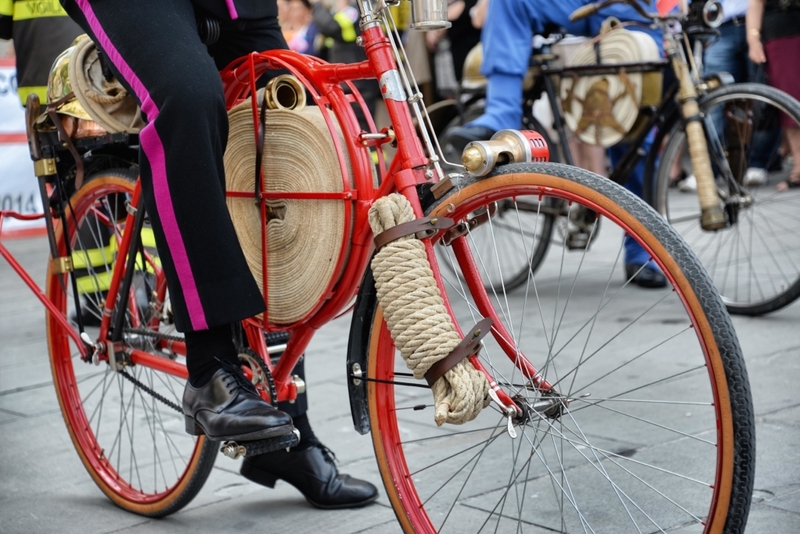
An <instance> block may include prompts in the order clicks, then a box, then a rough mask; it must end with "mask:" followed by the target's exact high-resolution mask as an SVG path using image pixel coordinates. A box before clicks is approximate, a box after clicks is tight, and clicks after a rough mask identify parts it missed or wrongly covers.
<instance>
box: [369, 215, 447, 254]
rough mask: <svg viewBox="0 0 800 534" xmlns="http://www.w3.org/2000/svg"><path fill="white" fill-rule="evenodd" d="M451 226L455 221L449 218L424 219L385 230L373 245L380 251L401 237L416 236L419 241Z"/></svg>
mask: <svg viewBox="0 0 800 534" xmlns="http://www.w3.org/2000/svg"><path fill="white" fill-rule="evenodd" d="M451 226H453V219H450V218H449V217H423V218H421V219H414V220H413V221H408V222H405V223H401V224H398V225H397V226H392V227H391V228H389V229H388V230H384V231H383V232H381V233H380V234H378V235H376V236H375V239H373V243H375V249H377V250H380V249H381V248H382V247H383V246H384V245H387V244H388V243H391V242H392V241H395V240H397V239H400V238H401V237H406V236H409V235H412V234H415V235H416V236H417V239H424V238H426V237H430V236H432V235H433V234H435V233H436V231H437V230H446V229H447V228H450V227H451Z"/></svg>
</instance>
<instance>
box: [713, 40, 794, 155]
mask: <svg viewBox="0 0 800 534" xmlns="http://www.w3.org/2000/svg"><path fill="white" fill-rule="evenodd" d="M719 32H720V39H719V40H718V41H717V42H715V43H714V44H712V45H711V46H709V47H708V48H706V50H705V52H704V53H703V65H704V70H705V73H706V74H716V73H718V72H727V73H728V74H730V75H731V76H733V80H734V81H735V82H736V83H745V82H749V81H753V80H754V78H755V75H756V69H757V67H756V65H755V64H753V62H752V61H750V59H749V58H748V53H747V51H748V49H747V31H746V29H745V27H744V24H741V25H739V26H736V25H734V24H723V25H722V26H720V27H719ZM758 68H763V66H761V67H758ZM711 118H712V120H713V122H714V127H715V128H716V130H717V134H719V136H720V138H721V139H723V140H724V135H725V134H724V130H725V122H724V120H723V117H722V106H717V107H716V108H714V110H713V111H712V113H711ZM780 136H781V131H780V127H775V128H772V129H771V130H768V131H757V130H756V131H754V132H753V137H752V139H751V143H750V145H751V146H750V150H749V156H750V157H749V159H748V166H749V167H757V168H760V169H766V168H767V167H768V166H769V162H770V161H772V160H773V159H774V158H776V157H777V153H778V149H779V148H780V144H781V143H780Z"/></svg>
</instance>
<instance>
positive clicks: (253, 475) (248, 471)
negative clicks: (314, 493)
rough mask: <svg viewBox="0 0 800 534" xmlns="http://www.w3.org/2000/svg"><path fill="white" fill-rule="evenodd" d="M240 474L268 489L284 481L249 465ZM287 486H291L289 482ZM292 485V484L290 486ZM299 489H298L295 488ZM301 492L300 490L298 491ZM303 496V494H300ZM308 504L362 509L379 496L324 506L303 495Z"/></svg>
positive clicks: (323, 508)
mask: <svg viewBox="0 0 800 534" xmlns="http://www.w3.org/2000/svg"><path fill="white" fill-rule="evenodd" d="M239 474H241V475H242V476H243V477H244V478H246V479H247V480H249V481H250V482H255V483H256V484H259V485H261V486H265V487H267V488H274V487H275V484H277V482H278V480H282V479H280V478H278V477H276V476H275V475H273V474H272V473H267V472H266V471H262V470H261V469H258V468H256V467H251V466H250V465H247V464H242V467H241V469H239ZM287 484H289V483H288V482H287ZM290 485H291V484H290ZM295 489H297V488H295ZM298 491H300V490H298ZM300 493H301V494H302V492H300ZM303 497H304V498H305V500H306V501H308V504H310V505H311V506H313V507H315V508H320V509H322V510H343V509H346V508H361V507H362V506H366V505H368V504H371V503H373V502H375V501H376V500H378V497H379V495H377V494H376V495H374V496H372V497H370V498H369V499H365V500H363V501H359V502H353V503H344V504H322V503H318V502H314V501H313V500H311V499H309V498H308V497H306V496H305V495H303Z"/></svg>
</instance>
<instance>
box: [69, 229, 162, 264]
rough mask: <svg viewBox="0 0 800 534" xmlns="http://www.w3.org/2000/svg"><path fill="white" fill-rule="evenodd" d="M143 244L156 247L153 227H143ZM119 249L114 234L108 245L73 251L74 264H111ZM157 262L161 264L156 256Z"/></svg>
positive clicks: (147, 246)
mask: <svg viewBox="0 0 800 534" xmlns="http://www.w3.org/2000/svg"><path fill="white" fill-rule="evenodd" d="M142 244H143V245H144V246H145V247H146V248H155V247H156V236H155V234H154V233H153V229H152V228H142ZM117 250H119V248H118V246H117V240H116V239H115V238H114V237H113V236H112V237H111V239H110V240H109V244H108V246H107V247H103V248H95V249H90V250H76V251H74V252H73V253H72V265H73V267H74V268H75V269H86V268H87V267H89V266H91V267H100V266H102V265H111V264H112V263H113V262H114V257H115V256H116V253H117ZM156 263H159V265H160V262H159V261H158V258H156Z"/></svg>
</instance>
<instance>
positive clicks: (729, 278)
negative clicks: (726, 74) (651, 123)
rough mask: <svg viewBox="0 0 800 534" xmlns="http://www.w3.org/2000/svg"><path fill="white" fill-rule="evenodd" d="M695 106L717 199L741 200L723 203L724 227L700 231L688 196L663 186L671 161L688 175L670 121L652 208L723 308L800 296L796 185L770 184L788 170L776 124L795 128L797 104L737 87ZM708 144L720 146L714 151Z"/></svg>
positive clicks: (744, 310) (679, 133)
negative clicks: (699, 267)
mask: <svg viewBox="0 0 800 534" xmlns="http://www.w3.org/2000/svg"><path fill="white" fill-rule="evenodd" d="M702 108H703V113H704V115H705V116H706V117H707V118H708V120H706V125H707V126H706V135H707V138H708V140H709V144H710V145H712V148H711V149H710V153H711V156H712V166H713V168H714V171H715V174H716V177H717V186H718V190H719V191H720V197H721V198H722V199H726V198H732V199H740V201H741V202H740V203H739V202H733V201H731V202H729V204H730V205H729V208H728V212H727V217H728V221H729V225H728V227H727V228H724V229H722V230H719V231H716V232H706V231H704V230H703V229H702V228H701V227H700V210H699V204H698V202H697V197H696V195H694V194H686V193H682V192H681V191H680V190H678V189H674V188H669V183H670V175H674V174H675V172H676V169H677V165H678V164H680V165H681V166H682V167H683V169H684V172H687V173H688V174H692V169H691V162H690V161H688V158H687V157H685V154H686V153H687V151H686V150H685V146H686V135H685V133H684V132H683V130H682V127H681V125H678V126H676V128H674V129H673V131H672V132H671V135H670V137H669V140H668V142H667V143H666V145H665V147H664V151H663V156H662V164H661V165H660V166H659V168H658V173H657V182H656V183H657V186H656V188H657V189H656V202H655V206H656V209H657V210H658V211H659V212H660V213H662V214H663V215H664V216H665V217H666V218H667V219H668V220H669V222H670V224H672V225H673V226H674V227H675V228H676V229H677V230H678V231H679V232H680V234H681V235H682V236H683V237H684V239H685V240H686V242H687V243H688V244H689V245H690V246H691V247H692V250H694V252H695V254H697V257H698V258H699V259H700V261H701V262H702V263H703V265H704V266H705V267H706V269H707V270H708V273H709V275H710V276H711V278H712V279H713V281H714V284H715V285H716V287H717V289H718V290H719V292H720V295H721V296H722V299H723V301H724V302H725V305H726V306H727V307H728V310H729V311H730V312H731V313H737V314H746V315H760V314H764V313H769V312H772V311H775V310H778V309H780V308H782V307H784V306H786V305H787V304H790V303H791V302H793V301H794V300H795V299H797V298H798V297H799V296H800V234H798V232H797V231H796V229H797V219H798V217H797V214H798V212H800V189H794V190H789V191H784V192H779V191H777V190H776V188H775V186H776V184H777V183H778V182H780V181H782V180H786V179H788V177H789V173H790V171H791V167H792V164H791V163H790V162H789V161H788V160H787V156H788V155H786V156H784V155H781V153H780V146H781V138H780V134H781V127H783V128H785V127H786V124H784V123H781V122H780V121H781V118H782V120H783V121H786V122H791V123H792V124H794V125H795V127H796V128H800V105H798V104H797V102H796V101H793V99H791V97H789V96H788V95H785V94H783V93H780V92H779V91H777V90H775V89H774V88H771V87H767V86H763V85H757V84H742V85H733V86H729V87H724V88H722V89H721V90H718V91H716V92H714V93H711V94H710V95H709V96H708V97H707V98H706V99H704V100H703V102H702ZM709 125H710V126H709ZM715 143H716V144H717V145H718V146H719V147H721V148H720V149H717V150H716V151H715V150H714V149H713V145H714V144H715ZM726 166H727V167H729V168H730V169H731V172H730V173H729V174H728V173H726V172H725V171H724V170H723V169H725V167H726ZM748 169H751V172H754V171H752V169H762V171H763V172H762V173H761V176H760V178H761V179H763V180H764V181H763V182H760V181H758V182H755V181H752V180H750V181H748V180H747V178H748V175H747V174H746V173H747V172H748ZM725 176H728V178H725ZM731 181H734V182H736V183H737V184H740V186H741V191H737V188H738V186H732V185H731Z"/></svg>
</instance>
